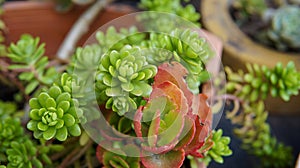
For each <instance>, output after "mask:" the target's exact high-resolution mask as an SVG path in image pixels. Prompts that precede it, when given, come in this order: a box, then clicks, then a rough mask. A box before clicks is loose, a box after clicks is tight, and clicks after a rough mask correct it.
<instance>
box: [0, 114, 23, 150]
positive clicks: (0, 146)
mask: <svg viewBox="0 0 300 168" xmlns="http://www.w3.org/2000/svg"><path fill="white" fill-rule="evenodd" d="M23 134H24V130H23V128H22V126H21V121H20V119H19V118H12V117H9V118H5V119H1V121H0V153H1V152H5V150H6V149H7V148H8V147H9V146H10V142H11V141H17V140H19V139H21V138H22V136H23Z"/></svg>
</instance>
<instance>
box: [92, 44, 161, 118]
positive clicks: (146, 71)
mask: <svg viewBox="0 0 300 168" xmlns="http://www.w3.org/2000/svg"><path fill="white" fill-rule="evenodd" d="M156 72H157V68H156V66H154V65H150V64H148V63H147V61H146V58H145V56H143V55H142V52H141V49H140V48H139V47H132V46H130V45H126V46H124V47H123V48H122V49H121V50H120V52H118V51H116V50H113V51H111V52H109V53H108V54H105V55H104V56H103V57H102V59H101V62H100V66H99V70H98V73H97V76H96V81H97V83H96V87H97V88H98V89H99V92H100V94H99V95H101V96H106V97H107V98H106V100H107V103H106V106H107V108H110V107H112V109H113V110H114V111H115V112H118V113H119V114H120V115H123V114H124V113H125V112H127V110H129V109H131V110H135V109H136V107H137V105H136V103H135V102H134V101H133V99H132V97H136V96H143V97H149V95H150V93H151V91H152V88H151V86H150V85H149V84H148V80H149V79H151V78H153V77H154V76H155V74H156ZM102 98H103V97H102Z"/></svg>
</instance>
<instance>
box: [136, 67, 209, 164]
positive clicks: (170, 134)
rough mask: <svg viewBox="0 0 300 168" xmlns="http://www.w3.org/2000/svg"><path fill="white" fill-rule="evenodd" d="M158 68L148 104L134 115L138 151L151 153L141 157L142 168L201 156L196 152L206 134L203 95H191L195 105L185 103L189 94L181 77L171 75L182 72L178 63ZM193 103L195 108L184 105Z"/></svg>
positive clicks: (206, 122)
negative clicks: (139, 143)
mask: <svg viewBox="0 0 300 168" xmlns="http://www.w3.org/2000/svg"><path fill="white" fill-rule="evenodd" d="M170 66H171V67H170ZM159 68H161V69H159V71H158V74H157V75H156V77H155V79H158V80H154V86H153V92H152V93H151V95H150V98H149V101H148V103H147V104H146V105H145V106H141V107H140V108H139V109H138V110H137V112H136V114H135V119H134V131H135V132H136V135H137V137H140V139H141V141H142V144H141V147H142V149H143V150H145V151H147V152H150V153H153V155H150V156H146V157H143V158H142V161H141V162H142V164H143V165H144V166H145V167H159V165H161V166H163V167H180V166H181V165H182V164H183V160H184V158H185V157H184V156H185V155H193V156H195V157H203V155H202V154H201V153H198V152H197V150H198V149H199V148H201V147H202V146H203V144H204V141H205V138H206V137H207V135H208V133H209V131H210V130H209V129H210V124H211V116H210V115H211V112H210V109H209V108H208V106H207V104H206V103H205V101H206V98H207V97H206V96H205V95H202V94H199V95H194V96H195V99H194V101H195V102H188V101H191V99H190V98H186V97H185V95H190V94H192V93H191V92H190V91H189V90H187V89H186V88H187V86H186V85H182V84H183V83H184V82H183V76H174V73H176V71H179V70H180V69H182V70H183V69H184V68H183V67H182V66H181V65H180V64H178V63H177V64H176V63H175V64H173V65H166V64H164V65H162V66H161V67H159ZM172 71H173V72H172ZM181 72H182V71H181ZM161 79H163V80H161ZM174 79H176V80H175V81H174ZM172 81H174V82H175V83H173V82H172ZM181 87H182V89H180V88H181ZM184 87H185V88H184ZM184 92H186V93H184ZM198 101H199V102H198ZM194 103H196V104H197V105H198V106H197V105H196V106H192V107H190V106H188V105H189V104H194ZM198 103H199V104H198ZM205 106H206V107H205ZM198 108H199V111H198ZM200 108H201V109H202V110H200Z"/></svg>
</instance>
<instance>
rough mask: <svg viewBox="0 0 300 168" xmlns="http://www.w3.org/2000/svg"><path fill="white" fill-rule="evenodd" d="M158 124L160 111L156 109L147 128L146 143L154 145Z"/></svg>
mask: <svg viewBox="0 0 300 168" xmlns="http://www.w3.org/2000/svg"><path fill="white" fill-rule="evenodd" d="M159 126H160V111H159V110H157V111H156V114H155V116H154V119H153V120H152V122H151V124H150V127H149V130H148V136H147V138H148V144H149V146H151V147H154V146H155V145H156V143H157V138H158V131H159Z"/></svg>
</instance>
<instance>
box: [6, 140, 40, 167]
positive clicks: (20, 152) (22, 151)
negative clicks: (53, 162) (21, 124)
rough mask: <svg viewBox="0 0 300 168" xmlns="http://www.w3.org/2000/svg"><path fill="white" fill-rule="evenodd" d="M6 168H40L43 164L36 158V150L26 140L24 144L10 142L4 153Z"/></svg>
mask: <svg viewBox="0 0 300 168" xmlns="http://www.w3.org/2000/svg"><path fill="white" fill-rule="evenodd" d="M6 154H7V160H8V164H7V168H20V167H23V168H32V167H36V168H42V167H43V164H42V163H41V161H40V160H39V159H38V158H37V157H36V155H37V148H36V147H35V146H34V145H33V143H32V142H31V141H30V140H29V139H26V140H25V141H24V142H22V143H20V142H16V141H13V142H11V148H10V149H8V150H7V151H6Z"/></svg>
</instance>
